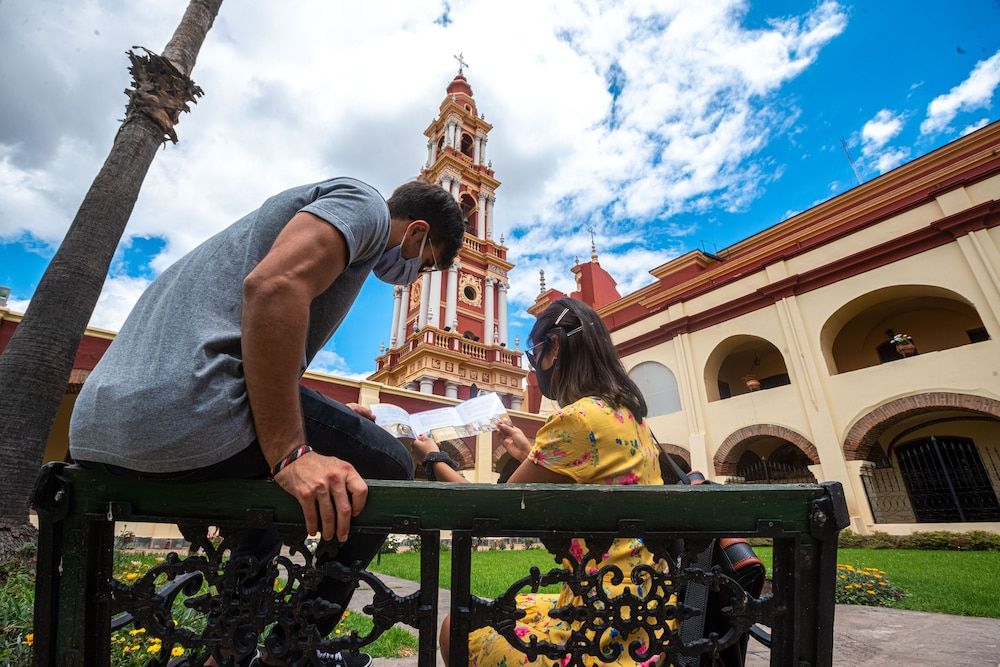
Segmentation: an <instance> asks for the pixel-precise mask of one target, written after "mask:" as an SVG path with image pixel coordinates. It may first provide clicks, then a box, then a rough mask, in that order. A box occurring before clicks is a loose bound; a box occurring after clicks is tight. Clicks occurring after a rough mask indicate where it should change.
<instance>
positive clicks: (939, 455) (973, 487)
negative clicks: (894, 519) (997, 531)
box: [896, 436, 1000, 523]
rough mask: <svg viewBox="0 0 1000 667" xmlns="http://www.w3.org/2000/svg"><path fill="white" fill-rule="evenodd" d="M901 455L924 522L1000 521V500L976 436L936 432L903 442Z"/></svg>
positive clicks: (898, 451)
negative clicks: (925, 436) (936, 433)
mask: <svg viewBox="0 0 1000 667" xmlns="http://www.w3.org/2000/svg"><path fill="white" fill-rule="evenodd" d="M896 459H897V460H898V461H899V470H900V473H901V474H902V476H903V482H904V483H905V484H906V489H907V492H908V493H909V496H910V503H911V504H912V505H913V513H914V514H915V515H916V517H917V521H918V522H920V523H932V522H953V521H1000V502H998V501H997V495H996V492H995V491H994V490H993V486H992V484H991V483H990V477H989V475H988V474H987V472H986V468H985V466H983V461H982V459H981V458H980V456H979V451H978V450H977V448H976V444H975V443H974V442H973V441H972V440H970V439H968V438H959V437H954V436H931V437H929V438H924V439H921V440H917V441H913V442H909V443H906V444H905V445H900V446H899V447H897V448H896Z"/></svg>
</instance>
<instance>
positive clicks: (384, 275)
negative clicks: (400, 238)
mask: <svg viewBox="0 0 1000 667" xmlns="http://www.w3.org/2000/svg"><path fill="white" fill-rule="evenodd" d="M429 234H430V231H429V230H428V231H427V232H425V233H424V238H422V239H421V240H420V249H419V250H417V255H416V257H411V258H410V259H406V258H405V257H403V244H402V243H400V244H399V245H397V246H395V247H393V248H389V249H388V250H386V251H385V252H384V253H382V256H381V257H380V258H379V260H378V261H377V262H375V267H374V268H373V269H372V271H374V272H375V276H376V277H377V278H378V279H379V280H381V281H382V282H386V283H389V284H390V285H410V284H412V283H413V282H414V281H416V279H417V278H418V277H419V276H420V270H421V269H422V268H423V265H424V244H425V243H427V236H428V235H429Z"/></svg>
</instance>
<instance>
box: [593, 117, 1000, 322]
mask: <svg viewBox="0 0 1000 667" xmlns="http://www.w3.org/2000/svg"><path fill="white" fill-rule="evenodd" d="M997 173H1000V122H998V123H993V124H991V125H988V126H986V127H984V128H982V129H981V130H979V131H977V132H974V133H972V134H970V135H968V136H966V137H962V138H961V139H958V140H956V141H954V142H952V143H950V144H948V145H946V146H943V147H941V148H939V149H937V150H935V151H933V152H931V153H929V154H927V155H925V156H923V157H921V158H917V159H916V160H913V161H912V162H909V163H907V164H905V165H903V166H901V167H898V168H896V169H894V170H893V171H891V172H889V173H887V174H883V175H882V176H879V177H878V178H875V179H873V180H871V181H869V182H868V183H864V184H862V185H859V186H858V187H856V188H853V189H852V190H850V191H848V192H845V193H844V194H842V195H839V196H837V197H835V198H833V199H830V200H828V201H826V202H823V203H822V204H819V205H817V206H814V207H813V208H811V209H809V210H808V211H805V212H803V213H800V214H798V215H795V216H792V217H791V218H789V219H788V220H785V221H783V222H781V223H778V224H777V225H774V226H772V227H770V228H768V229H765V230H764V231H762V232H760V233H758V234H755V235H753V236H751V237H749V238H747V239H746V240H744V241H740V242H739V243H736V244H734V245H732V246H730V247H728V248H726V249H724V250H722V251H720V252H719V253H718V259H719V260H721V261H720V262H715V263H712V264H707V263H705V262H704V261H703V260H702V259H701V258H698V257H697V254H699V251H694V252H692V253H687V254H685V255H682V256H681V257H678V258H677V259H674V260H671V261H670V262H667V263H666V264H663V265H662V266H659V267H656V268H655V269H653V270H652V271H651V272H650V273H652V274H653V275H654V276H655V277H657V279H658V281H657V282H656V283H653V284H651V285H648V286H646V287H644V288H642V289H640V290H637V291H636V292H633V293H632V294H629V295H627V296H625V297H623V298H622V299H620V300H619V301H616V302H614V303H612V304H609V305H607V306H605V307H604V308H601V309H600V311H599V312H600V313H601V315H602V316H604V317H605V319H606V320H608V321H609V326H610V328H611V329H612V330H615V329H619V328H621V327H623V326H627V325H628V324H631V323H632V322H634V321H635V320H636V319H640V318H641V317H644V316H648V315H649V314H651V313H655V312H659V311H661V310H663V309H665V308H666V307H668V306H670V305H671V304H674V303H678V302H681V301H688V300H690V299H692V298H694V297H696V296H699V295H701V294H704V293H706V292H709V291H712V290H714V289H716V288H718V287H720V286H722V285H726V284H728V283H731V282H733V281H736V280H739V279H741V278H744V277H746V276H747V275H749V274H751V273H755V272H757V271H760V270H762V269H763V268H764V267H765V266H767V265H769V264H773V263H775V262H778V261H781V260H786V259H789V258H791V257H795V256H797V255H801V254H803V253H805V252H809V251H810V250H814V249H815V248H817V247H820V246H822V245H825V244H828V243H830V242H832V241H834V240H836V239H839V238H842V237H844V236H847V235H849V234H852V233H854V232H857V231H859V230H862V229H865V228H867V227H870V226H872V225H875V224H878V223H880V222H882V221H884V220H886V219H888V218H891V217H894V216H897V215H899V214H901V213H903V212H905V211H907V210H910V209H912V208H915V207H918V206H921V205H923V204H926V203H928V202H932V201H934V200H935V199H936V198H937V197H938V196H940V195H941V194H943V193H945V192H947V191H949V190H953V189H955V188H958V187H962V186H965V185H968V184H971V183H975V182H977V181H980V180H982V179H984V178H987V177H989V176H992V175H994V174H997ZM691 267H698V268H703V270H701V271H700V272H699V273H698V275H696V276H694V277H691V278H689V279H686V280H681V281H679V282H678V283H677V284H675V285H671V286H669V287H666V288H665V286H664V283H665V282H668V280H669V277H670V276H672V275H676V274H678V273H680V272H681V271H682V270H684V269H690V268H691ZM637 307H638V309H639V310H642V311H645V312H643V313H641V314H640V313H638V312H636V313H634V314H632V315H631V316H625V317H622V318H609V316H612V315H614V314H615V313H621V312H622V311H625V310H627V309H632V310H635V309H636V308H637ZM623 314H624V313H623Z"/></svg>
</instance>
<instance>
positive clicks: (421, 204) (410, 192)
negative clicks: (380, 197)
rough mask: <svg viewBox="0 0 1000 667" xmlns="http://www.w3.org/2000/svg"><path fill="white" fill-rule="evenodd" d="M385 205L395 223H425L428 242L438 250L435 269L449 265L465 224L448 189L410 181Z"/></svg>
mask: <svg viewBox="0 0 1000 667" xmlns="http://www.w3.org/2000/svg"><path fill="white" fill-rule="evenodd" d="M386 203H387V204H388V205H389V216H390V217H391V218H392V219H394V220H396V219H401V220H426V221H427V222H428V224H430V226H431V231H430V240H431V242H432V243H434V244H435V245H436V247H437V246H439V247H440V250H441V252H440V254H439V255H438V266H439V267H441V268H445V267H448V266H451V264H452V262H453V261H455V256H456V255H457V254H458V251H459V249H460V248H461V247H462V240H463V239H464V237H465V224H464V223H463V222H462V212H461V211H460V210H459V209H458V203H457V202H456V201H455V198H454V197H452V196H451V194H449V193H448V191H447V190H445V189H444V188H442V187H441V186H440V185H433V184H431V183H424V182H423V181H410V182H409V183H403V184H402V185H400V186H399V187H398V188H396V191H395V192H393V193H392V196H391V197H389V199H388V201H387V202H386Z"/></svg>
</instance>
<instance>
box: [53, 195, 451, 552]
mask: <svg viewBox="0 0 1000 667" xmlns="http://www.w3.org/2000/svg"><path fill="white" fill-rule="evenodd" d="M463 236H464V225H463V222H462V218H461V214H460V212H459V209H458V206H457V204H456V202H455V200H454V198H453V197H452V196H451V195H450V194H448V193H447V192H446V191H445V190H444V189H442V188H441V187H439V186H436V185H430V184H427V183H421V182H416V181H414V182H410V183H406V184H404V185H402V186H400V187H399V188H398V189H397V190H396V191H395V192H394V193H393V195H392V197H390V198H389V200H388V202H387V201H385V200H383V198H382V196H381V195H380V194H379V193H378V192H377V191H376V190H375V189H374V188H372V187H371V186H369V185H366V184H365V183H362V182H361V181H357V180H355V179H351V178H334V179H330V180H327V181H323V182H320V183H314V184H311V185H304V186H301V187H297V188H292V189H290V190H286V191H285V192H282V193H280V194H277V195H275V196H273V197H271V198H269V199H267V200H266V201H265V202H264V203H263V204H262V205H261V207H260V208H258V209H257V210H256V211H253V212H252V213H250V214H248V215H246V216H244V217H243V218H241V219H240V220H238V221H236V222H235V223H233V224H232V225H231V226H229V227H227V228H226V229H224V230H223V231H221V232H219V233H218V234H216V235H215V236H213V237H211V238H210V239H208V240H207V241H205V242H204V243H202V244H201V245H200V246H198V247H197V248H195V249H194V250H192V251H191V252H190V253H188V254H187V255H185V256H184V257H182V258H181V259H180V260H178V261H177V263H176V264H174V265H173V266H171V267H170V268H169V269H167V270H166V271H164V272H163V274H162V275H160V276H159V277H158V278H157V279H156V280H155V281H154V282H153V284H151V285H150V286H149V288H148V289H147V290H146V292H145V293H144V294H143V295H142V297H141V298H140V299H139V301H138V302H137V303H136V305H135V308H134V309H133V311H132V313H131V314H130V315H129V317H128V319H127V320H126V322H125V324H124V326H123V327H122V329H121V331H120V332H119V334H118V336H117V337H116V338H115V340H114V342H113V343H112V344H111V346H110V347H109V348H108V351H107V352H106V353H105V355H104V357H103V358H102V359H101V362H100V363H99V364H98V365H97V367H96V368H95V369H94V371H93V372H92V373H91V374H90V376H89V377H88V378H87V382H86V383H85V384H84V386H83V390H82V391H81V392H80V395H79V397H78V399H77V402H76V407H75V409H74V412H73V417H72V422H71V424H70V452H71V454H72V455H73V457H74V458H75V459H76V460H77V461H79V462H80V463H81V464H82V465H88V466H92V467H98V468H101V469H104V470H107V471H109V472H112V473H115V474H124V475H130V476H133V477H140V478H144V479H183V480H204V479H217V478H234V477H237V478H239V477H257V476H261V477H262V476H266V475H267V474H268V473H269V472H270V473H272V474H273V476H274V479H275V481H276V482H277V483H278V484H279V485H281V487H282V488H283V489H285V490H286V491H287V492H288V493H290V494H292V495H293V496H295V498H296V499H297V500H298V501H299V503H300V504H301V505H302V509H303V513H304V515H305V521H306V527H307V529H308V530H309V532H310V533H315V532H318V529H321V530H322V534H323V538H324V539H326V540H329V539H332V538H333V537H334V536H336V537H337V538H338V540H339V541H341V542H343V541H344V540H346V538H347V535H348V529H349V527H350V518H351V516H352V515H356V514H357V513H358V512H360V511H361V509H362V508H363V507H364V504H365V500H366V495H367V486H366V484H365V482H364V479H365V478H368V479H371V478H381V479H410V478H412V476H413V470H412V463H411V460H410V457H409V455H408V454H407V452H406V450H405V449H404V448H403V447H402V445H401V444H400V443H399V442H398V441H397V440H396V439H395V438H393V437H391V436H389V435H388V434H387V433H386V432H385V431H383V430H382V429H380V428H378V427H376V426H375V425H374V424H373V423H372V421H371V413H370V411H368V410H367V408H364V407H362V406H358V405H354V404H352V405H349V406H343V405H341V404H339V403H336V402H335V401H332V400H331V399H329V398H327V397H325V396H322V395H320V394H318V393H316V392H311V391H309V390H306V389H302V388H300V385H299V378H300V376H301V375H302V373H303V372H304V371H305V369H306V367H307V366H308V365H309V363H310V361H312V359H313V357H314V356H315V355H316V353H317V352H318V351H319V350H320V348H321V347H322V346H323V345H324V344H325V343H326V342H327V340H329V339H330V336H332V335H333V332H334V331H336V329H337V327H338V325H339V324H340V323H341V321H342V320H343V319H344V316H345V315H346V314H347V312H348V310H349V309H350V307H351V305H352V304H353V303H354V300H355V298H356V297H357V295H358V292H359V290H360V289H361V285H362V283H363V282H364V280H365V278H366V277H367V276H368V274H369V273H371V272H374V273H375V275H376V276H377V277H379V278H380V279H382V280H384V281H386V282H390V283H394V284H409V283H412V282H413V281H414V280H416V278H417V277H418V276H419V274H420V272H421V271H424V270H433V269H442V268H446V267H448V266H450V265H451V263H452V261H453V259H454V258H455V255H456V254H457V253H458V250H459V248H460V247H461V244H462V239H463ZM353 542H355V540H353V539H352V543H353ZM375 548H376V549H377V544H376V545H375ZM342 551H343V550H342ZM347 551H350V550H347ZM344 557H345V558H349V557H350V554H348V555H346V556H344ZM338 560H340V557H338ZM344 562H350V561H347V560H345V561H344ZM365 562H367V560H365Z"/></svg>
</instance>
